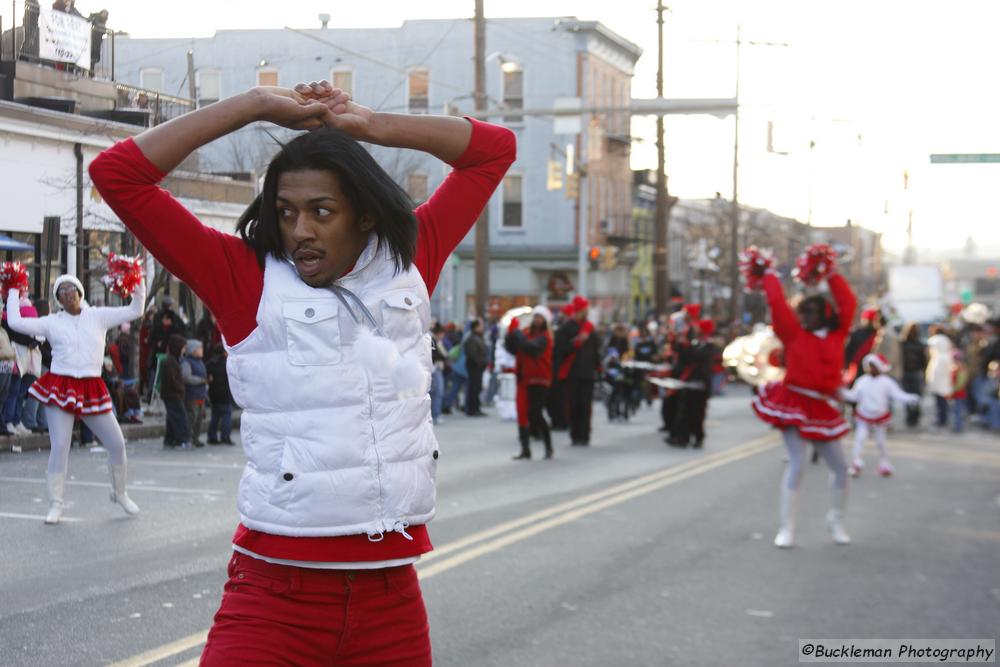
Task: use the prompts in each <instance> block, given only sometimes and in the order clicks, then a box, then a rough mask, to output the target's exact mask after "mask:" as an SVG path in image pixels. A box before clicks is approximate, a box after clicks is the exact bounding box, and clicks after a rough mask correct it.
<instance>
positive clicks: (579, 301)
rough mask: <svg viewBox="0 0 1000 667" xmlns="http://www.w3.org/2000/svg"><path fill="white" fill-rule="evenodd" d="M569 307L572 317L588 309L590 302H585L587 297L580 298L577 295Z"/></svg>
mask: <svg viewBox="0 0 1000 667" xmlns="http://www.w3.org/2000/svg"><path fill="white" fill-rule="evenodd" d="M570 305H571V306H572V307H573V314H574V315H575V314H576V313H579V312H580V311H581V310H586V309H587V308H590V302H589V301H587V297H585V296H580V295H579V294H578V295H576V296H574V297H573V302H572V303H571V304H570Z"/></svg>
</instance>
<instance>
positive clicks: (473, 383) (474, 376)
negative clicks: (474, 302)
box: [462, 318, 488, 417]
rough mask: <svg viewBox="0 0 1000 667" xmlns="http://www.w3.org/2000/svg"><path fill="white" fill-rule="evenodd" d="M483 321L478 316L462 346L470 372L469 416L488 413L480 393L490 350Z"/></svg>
mask: <svg viewBox="0 0 1000 667" xmlns="http://www.w3.org/2000/svg"><path fill="white" fill-rule="evenodd" d="M483 333H484V326H483V321H482V320H481V319H479V318H476V319H475V320H473V321H472V325H471V326H470V328H469V335H468V336H466V338H465V342H464V343H463V344H462V347H463V349H464V352H465V368H466V371H467V372H468V374H469V383H468V384H467V385H466V387H465V414H466V415H468V416H469V417H483V416H485V415H486V413H484V412H483V411H482V409H481V405H480V395H481V394H482V392H483V373H485V372H486V363H487V356H488V351H487V349H486V339H484V338H483Z"/></svg>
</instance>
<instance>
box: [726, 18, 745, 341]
mask: <svg viewBox="0 0 1000 667" xmlns="http://www.w3.org/2000/svg"><path fill="white" fill-rule="evenodd" d="M741 43H742V42H741V40H740V26H736V108H735V110H734V111H733V207H732V222H731V223H730V229H729V319H730V321H731V322H733V323H734V324H735V323H737V322H739V320H740V319H741V318H740V310H741V309H740V296H741V294H742V291H741V290H740V273H739V254H740V246H739V244H740V201H739V174H740V45H741Z"/></svg>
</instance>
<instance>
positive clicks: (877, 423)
mask: <svg viewBox="0 0 1000 667" xmlns="http://www.w3.org/2000/svg"><path fill="white" fill-rule="evenodd" d="M862 363H863V364H864V367H865V374H864V375H862V376H861V377H860V378H858V381H857V382H855V383H854V386H853V387H851V388H849V389H848V388H845V389H843V390H841V394H842V396H843V397H844V399H845V400H848V401H851V402H852V403H854V404H855V405H856V407H855V409H854V417H855V425H854V454H853V456H852V457H851V458H852V460H851V467H850V473H851V477H857V476H858V475H860V474H861V470H862V469H863V468H864V467H865V462H864V459H862V458H861V453H862V451H863V450H864V446H865V442H866V441H867V440H868V434H869V433H871V434H873V435H874V436H875V444H876V445H877V446H878V452H879V457H880V458H879V465H878V474H879V475H881V476H882V477H888V476H890V475H891V474H892V473H893V467H892V463H890V462H889V453H888V452H887V451H886V448H885V432H886V426H887V425H888V423H889V422H890V421H892V402H893V400H896V401H900V402H901V403H905V404H910V403H919V402H920V396H918V395H917V394H908V393H906V392H905V391H903V390H902V389H900V388H899V385H898V384H896V381H895V380H894V379H893V378H892V377H891V376H890V375H889V370H890V368H891V366H890V365H889V360H888V359H886V358H885V357H883V356H882V355H879V354H874V353H870V354H869V355H868V356H867V357H865V358H864V360H863V362H862Z"/></svg>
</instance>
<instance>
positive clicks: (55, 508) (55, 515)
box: [45, 472, 66, 524]
mask: <svg viewBox="0 0 1000 667" xmlns="http://www.w3.org/2000/svg"><path fill="white" fill-rule="evenodd" d="M46 480H47V481H48V483H49V513H48V514H46V515H45V523H48V524H53V523H59V519H61V518H62V513H63V486H64V485H65V484H66V473H64V472H50V473H48V474H47V475H46Z"/></svg>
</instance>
